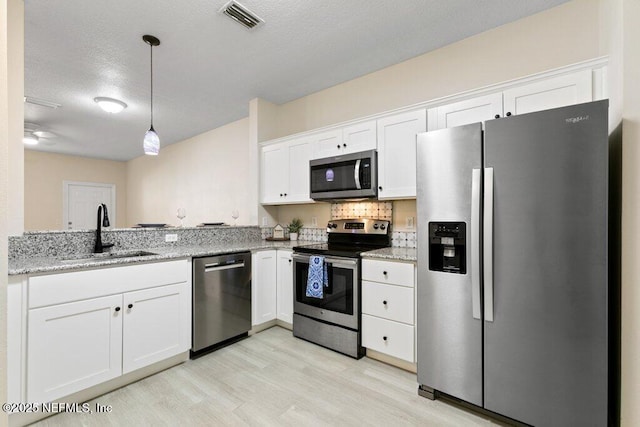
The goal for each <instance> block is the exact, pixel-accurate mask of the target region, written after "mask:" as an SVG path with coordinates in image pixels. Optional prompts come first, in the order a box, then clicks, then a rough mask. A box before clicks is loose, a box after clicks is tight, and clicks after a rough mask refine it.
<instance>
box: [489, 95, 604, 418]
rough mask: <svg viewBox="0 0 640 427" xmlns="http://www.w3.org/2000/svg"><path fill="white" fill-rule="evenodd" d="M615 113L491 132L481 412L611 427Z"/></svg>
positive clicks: (526, 122)
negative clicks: (610, 218) (611, 126)
mask: <svg viewBox="0 0 640 427" xmlns="http://www.w3.org/2000/svg"><path fill="white" fill-rule="evenodd" d="M607 106H608V103H607V101H598V102H594V103H588V104H580V105H575V106H571V107H565V108H559V109H554V110H548V111H543V112H539V113H532V114H526V115H521V116H514V117H510V118H505V119H498V120H492V121H489V122H487V123H486V124H485V142H484V144H485V145H484V147H485V162H486V167H487V168H492V169H493V184H492V185H493V187H492V188H485V194H488V195H489V194H490V193H491V191H492V192H493V204H492V208H493V218H492V225H493V235H492V236H488V235H485V242H488V241H490V240H491V239H492V240H493V246H492V248H491V247H489V248H487V246H485V260H486V261H490V259H491V256H487V255H492V256H493V265H492V266H485V272H490V269H489V267H493V278H492V279H491V278H490V277H485V296H487V298H488V295H489V294H491V292H490V291H491V289H490V287H491V286H492V288H493V301H492V302H493V308H491V307H489V311H491V313H486V310H485V315H486V316H487V315H488V314H491V315H493V321H485V322H484V328H485V330H484V343H485V346H484V348H485V355H484V373H485V377H484V381H485V382H484V384H485V385H484V399H485V407H486V408H487V409H489V410H491V411H495V412H498V413H500V414H503V415H506V416H508V417H512V418H514V419H516V420H519V421H522V422H525V423H527V424H531V425H537V426H556V425H557V426H567V425H576V426H578V425H580V426H587V425H589V426H591V425H593V426H596V425H597V426H603V425H607V185H608V184H607V176H608V155H607V153H608V142H607ZM485 175H486V174H485ZM488 181H489V180H487V182H488ZM485 213H486V214H487V217H485V219H486V220H488V221H491V218H489V216H490V213H489V212H488V210H487V209H485ZM486 227H487V222H486V221H485V232H487V231H488V230H487V228H486ZM487 250H490V251H492V252H491V253H490V254H487Z"/></svg>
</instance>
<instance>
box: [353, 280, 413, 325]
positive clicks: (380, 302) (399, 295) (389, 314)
mask: <svg viewBox="0 0 640 427" xmlns="http://www.w3.org/2000/svg"><path fill="white" fill-rule="evenodd" d="M362 313H363V314H371V315H372V316H377V317H382V318H384V319H388V320H395V321H396V322H402V323H408V324H410V325H413V324H414V321H413V288H408V287H406V286H397V285H386V284H383V283H376V282H367V281H363V282H362Z"/></svg>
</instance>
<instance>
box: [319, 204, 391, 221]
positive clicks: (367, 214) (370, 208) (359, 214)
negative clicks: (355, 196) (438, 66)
mask: <svg viewBox="0 0 640 427" xmlns="http://www.w3.org/2000/svg"><path fill="white" fill-rule="evenodd" d="M349 218H373V219H385V220H389V221H391V220H392V219H393V203H391V202H344V203H332V204H331V219H349Z"/></svg>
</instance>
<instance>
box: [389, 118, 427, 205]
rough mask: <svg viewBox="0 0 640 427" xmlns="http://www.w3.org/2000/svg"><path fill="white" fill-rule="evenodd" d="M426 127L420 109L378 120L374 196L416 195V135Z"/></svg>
mask: <svg viewBox="0 0 640 427" xmlns="http://www.w3.org/2000/svg"><path fill="white" fill-rule="evenodd" d="M426 130H427V112H426V110H425V109H424V108H423V109H420V110H415V111H409V112H408V113H401V114H396V115H393V116H388V117H384V118H381V119H379V120H378V199H380V200H385V199H406V198H413V197H416V135H417V134H418V133H420V132H424V131H426Z"/></svg>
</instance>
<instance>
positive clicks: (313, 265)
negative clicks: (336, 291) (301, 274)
mask: <svg viewBox="0 0 640 427" xmlns="http://www.w3.org/2000/svg"><path fill="white" fill-rule="evenodd" d="M326 271H327V270H326V266H325V263H324V257H323V256H319V255H311V256H310V257H309V273H308V275H307V292H306V293H305V294H306V295H307V296H308V297H311V298H324V293H323V288H324V287H325V286H326V285H327V284H328V280H327V274H326Z"/></svg>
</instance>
